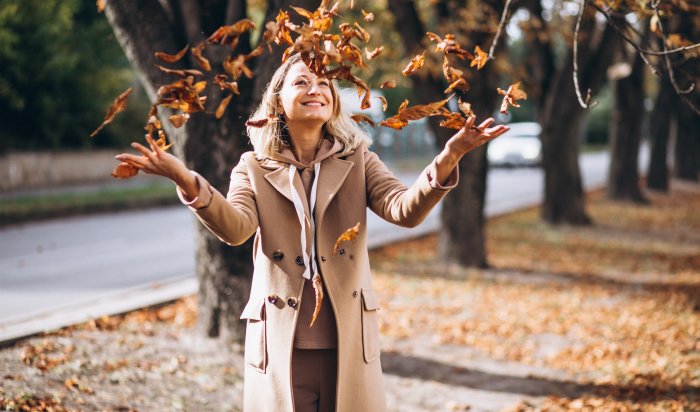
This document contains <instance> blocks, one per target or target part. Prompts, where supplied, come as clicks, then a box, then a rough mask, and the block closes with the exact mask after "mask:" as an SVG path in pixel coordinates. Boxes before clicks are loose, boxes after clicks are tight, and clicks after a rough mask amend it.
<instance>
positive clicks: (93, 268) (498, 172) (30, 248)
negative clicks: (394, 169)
mask: <svg viewBox="0 0 700 412" xmlns="http://www.w3.org/2000/svg"><path fill="white" fill-rule="evenodd" d="M607 168H608V155H607V153H604V152H601V153H595V154H586V155H583V156H582V157H581V170H582V175H583V181H584V186H585V187H586V188H587V189H591V188H595V187H601V186H603V185H604V182H605V178H606V174H607ZM416 175H417V173H409V174H400V175H399V177H400V178H401V180H403V181H404V182H406V183H409V184H410V183H412V181H413V180H414V179H415V177H416ZM487 188H488V189H487V201H486V214H487V215H488V216H494V215H498V214H502V213H506V212H509V211H513V210H517V209H520V208H523V207H527V206H532V205H536V204H538V203H540V202H541V198H542V192H543V174H542V170H541V169H537V168H518V169H492V170H491V171H490V172H489V176H488V186H487ZM196 224H197V223H196V221H195V219H194V217H193V215H192V214H191V213H190V212H189V211H188V210H187V209H186V208H185V207H182V206H174V207H165V208H159V209H149V210H144V211H128V212H122V213H112V214H101V215H93V216H84V217H75V218H65V219H60V220H55V221H49V222H41V223H33V224H27V225H21V226H15V227H9V228H4V229H2V230H0V302H2V304H0V342H2V341H3V339H4V338H5V339H6V338H8V335H7V333H10V332H8V331H9V330H10V329H13V328H14V329H17V327H18V325H25V326H26V325H28V324H30V323H32V322H34V323H35V324H34V325H33V326H27V328H28V329H23V330H24V331H25V333H30V332H31V330H33V329H37V328H46V327H59V326H63V324H67V323H73V322H80V321H83V320H85V319H87V318H89V316H96V315H97V316H99V315H101V314H105V313H117V312H120V311H125V310H130V309H134V308H136V307H140V306H139V305H146V304H152V303H155V302H154V301H153V300H154V299H155V300H156V301H157V300H158V299H161V301H162V300H167V299H172V298H175V297H177V296H180V295H182V294H184V293H191V292H193V291H195V290H196V280H195V279H194V275H193V272H194V263H195V261H194V230H195V225H196ZM438 227H439V209H436V210H434V211H433V213H432V214H431V215H430V216H429V217H428V218H427V219H426V221H425V222H423V223H422V224H421V225H420V226H419V227H417V228H414V229H403V228H399V227H397V226H393V225H390V224H388V223H386V222H384V221H382V220H381V219H379V218H378V217H377V216H376V215H374V214H373V213H371V212H370V213H368V222H367V228H368V231H369V233H368V235H369V236H368V239H369V245H370V247H376V246H379V245H382V244H386V243H389V242H392V241H395V240H398V239H402V238H406V237H415V236H418V235H421V234H424V233H428V232H431V231H434V230H436V229H437V228H438ZM86 307H87V308H90V310H89V311H87V312H86V310H85V308H86ZM51 316H54V317H56V319H54V320H53V321H51V322H48V323H47V317H51ZM47 324H48V325H49V326H47ZM35 332H36V331H34V332H31V333H35ZM12 333H14V334H17V332H16V331H15V332H12Z"/></svg>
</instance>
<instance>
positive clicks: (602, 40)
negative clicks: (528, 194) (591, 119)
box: [540, 13, 615, 225]
mask: <svg viewBox="0 0 700 412" xmlns="http://www.w3.org/2000/svg"><path fill="white" fill-rule="evenodd" d="M581 27H582V29H581V39H580V40H579V56H578V66H579V72H578V76H579V84H580V85H581V89H582V91H581V92H582V94H583V95H584V96H585V94H586V89H591V90H592V92H593V93H595V92H597V90H598V89H599V88H600V86H601V85H602V84H603V81H604V79H605V68H606V67H607V66H608V64H609V62H610V61H611V59H612V51H613V46H612V43H613V42H612V41H611V40H612V39H613V36H614V35H615V34H614V32H613V29H612V28H611V26H609V25H608V26H606V27H605V29H604V30H603V32H602V33H600V32H596V30H595V28H596V23H595V18H594V16H593V14H590V13H587V14H586V15H585V16H584V18H583V22H582V26H581ZM573 72H574V70H573V49H570V50H569V51H568V53H567V57H566V60H565V63H564V65H563V67H562V68H561V69H560V70H559V71H558V72H557V73H556V77H555V79H554V81H553V82H551V87H550V88H549V90H547V91H546V94H547V96H546V99H545V106H544V108H543V110H542V112H541V118H540V123H541V124H542V136H541V137H542V166H543V168H544V174H545V193H544V203H543V205H542V217H543V219H544V220H545V221H547V222H549V223H552V224H562V223H568V224H573V225H587V224H590V223H591V220H590V218H589V217H588V215H587V214H586V211H585V207H584V203H585V200H584V193H583V186H582V183H581V171H580V168H579V164H578V160H579V159H578V158H579V144H580V142H579V132H580V129H581V124H582V122H583V120H584V116H585V115H586V112H585V110H584V109H583V108H581V106H580V105H579V104H578V102H577V97H576V93H575V89H574V82H573V77H572V76H573Z"/></svg>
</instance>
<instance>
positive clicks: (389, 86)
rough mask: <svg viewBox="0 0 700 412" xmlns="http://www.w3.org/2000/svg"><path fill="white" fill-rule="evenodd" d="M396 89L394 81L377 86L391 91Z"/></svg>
mask: <svg viewBox="0 0 700 412" xmlns="http://www.w3.org/2000/svg"><path fill="white" fill-rule="evenodd" d="M395 87H396V81H395V80H389V81H386V82H384V83H382V84H380V85H379V88H380V89H393V88H395Z"/></svg>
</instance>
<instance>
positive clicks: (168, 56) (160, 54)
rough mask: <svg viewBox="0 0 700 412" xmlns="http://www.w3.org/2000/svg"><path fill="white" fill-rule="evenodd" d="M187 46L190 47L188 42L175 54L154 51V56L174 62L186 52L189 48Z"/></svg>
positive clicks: (167, 61)
mask: <svg viewBox="0 0 700 412" xmlns="http://www.w3.org/2000/svg"><path fill="white" fill-rule="evenodd" d="M189 48H190V46H189V44H188V45H187V46H185V48H184V49H182V50H180V51H179V52H177V54H167V53H163V52H156V57H157V58H158V59H159V60H162V61H164V62H166V63H175V62H176V61H178V60H180V59H182V56H184V55H185V53H187V49H189Z"/></svg>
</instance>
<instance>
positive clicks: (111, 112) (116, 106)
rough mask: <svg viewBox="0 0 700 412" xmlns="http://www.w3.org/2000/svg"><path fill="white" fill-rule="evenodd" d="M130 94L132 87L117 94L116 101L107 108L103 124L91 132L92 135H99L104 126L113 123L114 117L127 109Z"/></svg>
mask: <svg viewBox="0 0 700 412" xmlns="http://www.w3.org/2000/svg"><path fill="white" fill-rule="evenodd" d="M130 94H131V87H129V88H128V89H126V91H125V92H123V93H122V94H120V95H119V96H117V98H116V99H114V102H113V103H112V105H111V106H109V109H107V114H106V115H105V118H104V120H102V124H101V125H100V126H99V127H98V128H97V129H95V131H93V132H92V133H90V137H95V136H97V133H99V132H100V130H102V128H103V127H105V126H107V125H108V124H110V123H112V121H113V120H114V117H115V116H116V115H117V113H121V112H123V111H124V110H126V102H127V100H128V99H129V95H130Z"/></svg>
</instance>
